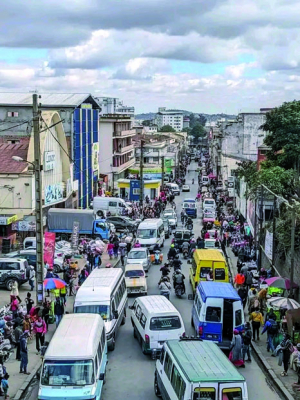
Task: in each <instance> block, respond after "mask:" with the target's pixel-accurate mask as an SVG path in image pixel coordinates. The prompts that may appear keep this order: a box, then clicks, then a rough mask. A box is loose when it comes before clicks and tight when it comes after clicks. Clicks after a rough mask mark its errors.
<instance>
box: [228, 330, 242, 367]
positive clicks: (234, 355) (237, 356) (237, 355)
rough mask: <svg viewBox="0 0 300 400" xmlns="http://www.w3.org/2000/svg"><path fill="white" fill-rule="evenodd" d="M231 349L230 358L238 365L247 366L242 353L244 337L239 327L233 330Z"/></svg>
mask: <svg viewBox="0 0 300 400" xmlns="http://www.w3.org/2000/svg"><path fill="white" fill-rule="evenodd" d="M230 349H231V351H230V354H229V360H230V361H231V362H232V363H233V365H235V366H236V367H241V368H245V363H244V360H243V355H242V338H241V335H240V334H239V331H238V330H237V329H235V330H234V331H233V339H232V342H231V347H230Z"/></svg>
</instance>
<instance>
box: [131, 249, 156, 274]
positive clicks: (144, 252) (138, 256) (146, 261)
mask: <svg viewBox="0 0 300 400" xmlns="http://www.w3.org/2000/svg"><path fill="white" fill-rule="evenodd" d="M127 264H142V265H143V268H144V270H145V271H148V270H149V268H150V265H151V263H150V253H149V250H148V249H147V248H146V247H137V248H133V249H131V250H130V252H129V253H128V255H127Z"/></svg>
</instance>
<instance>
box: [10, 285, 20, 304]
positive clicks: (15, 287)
mask: <svg viewBox="0 0 300 400" xmlns="http://www.w3.org/2000/svg"><path fill="white" fill-rule="evenodd" d="M13 296H15V297H16V298H17V299H18V301H19V303H22V300H21V299H20V296H19V284H18V282H17V281H13V283H12V285H11V291H10V301H12V297H13Z"/></svg>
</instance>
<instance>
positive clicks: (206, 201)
mask: <svg viewBox="0 0 300 400" xmlns="http://www.w3.org/2000/svg"><path fill="white" fill-rule="evenodd" d="M204 204H205V205H207V204H211V205H214V204H215V202H214V200H204Z"/></svg>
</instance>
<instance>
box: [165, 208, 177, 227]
mask: <svg viewBox="0 0 300 400" xmlns="http://www.w3.org/2000/svg"><path fill="white" fill-rule="evenodd" d="M163 218H167V219H168V220H169V225H170V226H171V228H176V227H177V215H176V213H175V212H174V211H173V209H167V210H165V211H164V213H163Z"/></svg>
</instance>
